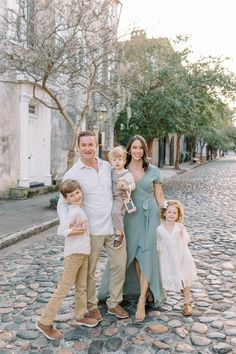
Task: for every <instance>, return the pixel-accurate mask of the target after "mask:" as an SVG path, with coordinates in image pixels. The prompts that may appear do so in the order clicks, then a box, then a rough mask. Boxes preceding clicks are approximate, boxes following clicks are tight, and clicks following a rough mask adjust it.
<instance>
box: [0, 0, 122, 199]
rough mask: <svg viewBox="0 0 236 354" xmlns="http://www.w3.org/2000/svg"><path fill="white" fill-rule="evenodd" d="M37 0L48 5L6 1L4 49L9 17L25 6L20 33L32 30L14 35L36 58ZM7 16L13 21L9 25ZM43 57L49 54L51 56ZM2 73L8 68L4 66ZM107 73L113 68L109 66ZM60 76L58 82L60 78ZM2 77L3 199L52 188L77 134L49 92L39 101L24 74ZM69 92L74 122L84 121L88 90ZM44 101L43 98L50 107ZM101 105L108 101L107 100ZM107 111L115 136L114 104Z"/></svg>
mask: <svg viewBox="0 0 236 354" xmlns="http://www.w3.org/2000/svg"><path fill="white" fill-rule="evenodd" d="M37 1H38V3H39V4H41V3H42V2H41V1H39V0H28V1H22V0H21V1H20V0H5V1H1V2H0V16H1V17H0V29H1V33H3V36H2V38H1V39H0V46H1V48H3V47H2V46H4V44H5V45H8V44H9V41H7V39H9V36H11V35H12V28H11V23H10V22H11V21H9V19H10V20H11V18H13V17H11V16H13V15H12V14H13V13H15V12H17V11H18V6H19V4H20V3H21V5H22V4H25V6H26V7H25V10H24V11H25V13H24V14H22V12H20V11H22V8H21V10H20V11H18V13H19V19H20V20H19V21H18V24H19V28H20V29H22V28H23V26H26V25H27V26H28V32H27V38H26V37H24V36H23V35H22V33H24V30H25V28H23V30H22V31H21V36H18V37H17V38H15V37H14V39H13V41H12V42H11V43H13V44H14V45H16V41H17V40H19V46H24V49H25V46H26V47H27V48H29V50H31V53H32V55H34V37H30V36H29V33H31V32H29V29H30V31H32V33H34V30H35V27H34V26H35V22H33V27H32V28H31V27H29V26H32V21H29V20H30V19H31V18H32V17H31V16H32V13H33V12H34V10H35V8H36V6H37ZM78 1H80V0H78ZM102 1H108V0H100V2H102ZM67 2H69V0H68V1H67ZM45 3H47V1H45ZM56 3H58V4H63V5H64V3H65V1H64V2H63V1H62V2H60V0H53V1H49V2H48V4H49V5H50V6H52V5H53V4H56ZM83 3H85V2H83ZM94 4H95V0H94ZM98 5H99V1H96V6H98ZM109 6H110V7H109V16H110V17H108V19H109V21H113V23H115V21H117V20H118V15H119V11H120V10H119V9H120V2H119V1H118V0H110V1H109ZM11 10H12V11H11ZM55 13H56V12H55ZM72 13H73V12H72ZM56 14H57V16H58V17H56V15H55V19H53V20H54V22H55V23H56V21H57V20H58V18H60V20H61V17H63V14H61V13H59V11H58V12H57V13H56ZM23 15H24V16H23ZM4 18H7V19H8V26H7V27H6V24H5V22H4ZM24 21H25V22H24ZM109 21H108V22H109ZM45 31H46V28H45ZM62 32H63V33H62V34H65V32H64V31H62ZM25 33H26V32H25ZM4 37H5V38H4ZM1 48H0V49H1ZM22 48H23V47H22ZM52 50H53V45H52ZM25 52H26V51H25ZM25 52H24V53H25ZM85 52H86V48H85ZM43 54H44V55H45V53H43ZM37 55H38V52H37ZM18 59H19V58H18ZM20 60H21V58H20V59H19V61H20ZM86 60H87V59H86ZM22 61H23V62H24V58H22ZM2 62H4V61H2ZM0 69H2V68H1V65H0ZM9 69H11V68H9ZM106 69H107V70H109V67H107V68H106ZM103 70H104V67H103ZM33 71H34V72H33V73H34V74H35V68H33ZM100 75H101V74H100ZM108 76H109V73H106V77H108ZM54 77H55V78H57V77H56V76H54ZM61 77H62V76H61ZM0 79H2V80H5V81H6V82H2V81H1V82H0V106H1V113H0V123H1V126H0V175H1V178H0V197H6V196H8V193H9V190H10V188H11V187H30V186H32V185H35V184H43V185H45V186H49V185H51V184H52V183H53V180H54V178H58V177H60V176H61V175H62V174H64V172H65V171H66V169H67V153H68V149H69V145H70V141H71V130H70V129H69V128H68V125H67V123H66V122H65V120H64V119H63V118H62V116H61V115H60V113H59V112H56V113H55V112H54V111H52V110H51V109H50V108H49V106H51V105H52V100H50V98H49V97H48V96H47V97H46V98H45V96H46V95H45V92H43V91H42V90H41V89H40V88H38V89H36V96H37V98H38V100H37V99H34V98H33V88H32V85H30V84H29V81H30V80H28V82H27V81H26V82H24V80H22V74H19V72H17V71H12V70H10V71H9V72H7V74H6V73H5V74H4V76H1V77H0ZM27 79H28V78H27ZM34 79H35V76H33V79H32V80H34ZM85 81H86V80H85ZM13 82H15V83H13ZM70 83H71V82H68V86H70ZM53 84H54V82H53ZM64 88H65V85H62V89H64ZM63 92H64V91H63ZM65 92H66V94H65V96H64V98H62V101H61V102H63V104H65V106H64V108H65V107H66V108H65V109H67V107H69V109H72V108H71V105H72V104H74V107H73V109H74V111H75V112H76V113H75V114H74V117H72V119H74V122H75V123H78V122H77V120H78V118H77V117H78V116H79V115H80V113H81V110H82V108H83V102H85V101H86V89H85V90H84V91H83V90H82V89H81V88H80V89H78V90H76V94H75V95H74V92H75V89H72V91H71V92H70V90H69V89H68V88H67V90H65ZM72 92H73V93H72ZM71 93H72V94H71ZM73 95H74V96H73ZM40 100H43V101H44V104H42V103H41V102H40ZM72 101H73V102H72ZM92 101H94V99H93V97H92V96H91V97H90V101H89V104H90V103H91V102H92ZM71 102H72V104H71ZM100 102H102V101H101V99H100ZM47 106H48V107H47ZM106 109H107V117H108V123H109V124H108V126H109V127H110V128H109V134H110V132H111V131H112V126H110V120H111V116H112V110H111V108H110V106H109V103H106ZM94 110H95V107H94V106H93V105H91V106H90V107H89V115H90V116H92V115H93V114H94ZM76 115H77V116H76ZM94 123H95V122H94ZM85 126H86V121H85V122H84V123H83V124H81V125H80V129H83V128H84V127H85ZM108 144H112V138H110V141H109V143H108Z"/></svg>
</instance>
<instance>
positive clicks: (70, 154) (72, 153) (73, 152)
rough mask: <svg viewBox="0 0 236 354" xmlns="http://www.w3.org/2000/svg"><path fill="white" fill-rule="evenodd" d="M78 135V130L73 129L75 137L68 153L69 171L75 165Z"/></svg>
mask: <svg viewBox="0 0 236 354" xmlns="http://www.w3.org/2000/svg"><path fill="white" fill-rule="evenodd" d="M77 137H78V132H77V130H74V129H73V138H72V143H71V146H70V149H69V151H68V154H67V171H68V170H69V169H70V168H71V167H72V166H73V165H74V163H75V157H76V146H77Z"/></svg>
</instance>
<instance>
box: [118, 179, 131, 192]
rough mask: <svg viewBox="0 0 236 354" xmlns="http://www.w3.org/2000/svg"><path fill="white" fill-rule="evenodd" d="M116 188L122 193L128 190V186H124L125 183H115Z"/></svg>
mask: <svg viewBox="0 0 236 354" xmlns="http://www.w3.org/2000/svg"><path fill="white" fill-rule="evenodd" d="M117 188H118V189H121V190H123V191H127V190H129V186H128V184H126V183H125V182H122V181H121V182H118V183H117Z"/></svg>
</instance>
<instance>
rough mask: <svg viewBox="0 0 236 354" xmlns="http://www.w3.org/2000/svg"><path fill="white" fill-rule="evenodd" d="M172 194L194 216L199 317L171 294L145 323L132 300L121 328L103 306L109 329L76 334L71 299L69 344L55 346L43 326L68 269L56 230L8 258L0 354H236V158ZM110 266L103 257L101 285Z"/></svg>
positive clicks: (204, 170) (65, 310)
mask: <svg viewBox="0 0 236 354" xmlns="http://www.w3.org/2000/svg"><path fill="white" fill-rule="evenodd" d="M164 190H165V194H166V197H167V198H173V197H174V198H178V199H180V200H181V201H182V203H183V204H184V206H185V209H186V217H185V224H186V227H187V229H188V230H189V233H190V235H191V239H192V242H191V244H190V248H191V250H192V253H193V256H194V258H195V260H196V264H197V268H198V275H199V278H198V281H197V282H195V283H194V284H193V287H192V298H193V315H192V317H188V318H187V317H184V316H183V315H182V314H181V309H182V305H183V302H182V297H181V295H180V294H177V293H168V300H167V301H166V303H165V305H164V306H163V307H162V308H161V309H155V310H153V309H150V308H149V312H148V316H147V317H146V319H145V321H144V322H143V323H135V322H134V312H135V305H134V300H132V301H131V300H130V301H128V300H126V301H125V302H124V306H125V308H126V309H127V310H128V311H129V313H130V318H128V319H125V320H116V318H114V316H112V315H108V314H107V313H106V307H105V305H104V304H102V305H101V311H102V313H103V314H104V321H103V322H101V323H100V324H99V325H98V326H97V327H96V328H93V329H87V328H81V327H76V326H75V323H74V318H73V305H72V303H73V291H71V292H70V295H69V296H68V297H67V299H66V301H65V302H64V304H63V306H62V307H61V309H60V313H59V315H58V316H57V322H56V325H57V327H58V328H60V329H61V330H62V331H63V333H64V338H63V339H62V340H60V341H59V340H58V341H54V342H52V341H50V340H47V339H46V338H44V337H43V335H42V334H40V333H39V332H38V331H37V330H36V329H35V322H36V319H37V318H38V316H39V314H40V313H41V309H42V307H43V306H44V305H45V303H47V302H48V299H49V297H50V296H51V294H52V292H53V290H54V287H55V285H56V283H57V281H58V277H59V274H60V272H61V269H62V259H63V257H62V249H63V240H61V239H60V238H56V237H55V232H56V228H55V227H54V228H53V229H50V230H48V231H45V232H43V233H40V234H38V235H37V236H34V237H32V238H30V239H28V240H25V241H22V242H20V243H18V244H16V245H14V246H11V247H9V248H7V249H3V250H2V251H0V269H1V275H0V289H1V292H0V314H1V321H0V354H8V353H30V354H36V353H44V354H53V353H56V354H71V353H89V354H95V353H112V352H113V353H121V354H122V353H129V354H134V353H145V354H148V353H160V354H162V353H199V354H208V353H219V354H224V353H236V303H235V298H236V272H235V268H236V223H235V215H236V157H234V156H233V157H227V158H225V159H221V160H217V161H214V162H211V163H208V164H206V165H203V166H201V167H199V168H197V169H193V170H191V171H189V172H187V173H184V174H179V175H178V176H176V177H175V178H174V179H171V180H169V181H167V182H166V183H165V184H164ZM105 262H106V257H105V254H103V255H102V257H101V258H100V263H99V267H98V270H97V274H96V275H97V281H98V283H99V279H100V278H101V274H102V270H103V268H104V265H105Z"/></svg>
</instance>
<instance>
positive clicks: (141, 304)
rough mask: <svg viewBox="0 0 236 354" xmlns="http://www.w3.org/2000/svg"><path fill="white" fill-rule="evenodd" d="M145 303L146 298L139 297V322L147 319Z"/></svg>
mask: <svg viewBox="0 0 236 354" xmlns="http://www.w3.org/2000/svg"><path fill="white" fill-rule="evenodd" d="M145 303H146V298H142V297H139V299H138V303H137V310H136V312H135V320H136V321H137V322H142V321H143V320H144V319H145V316H146V313H145Z"/></svg>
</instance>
